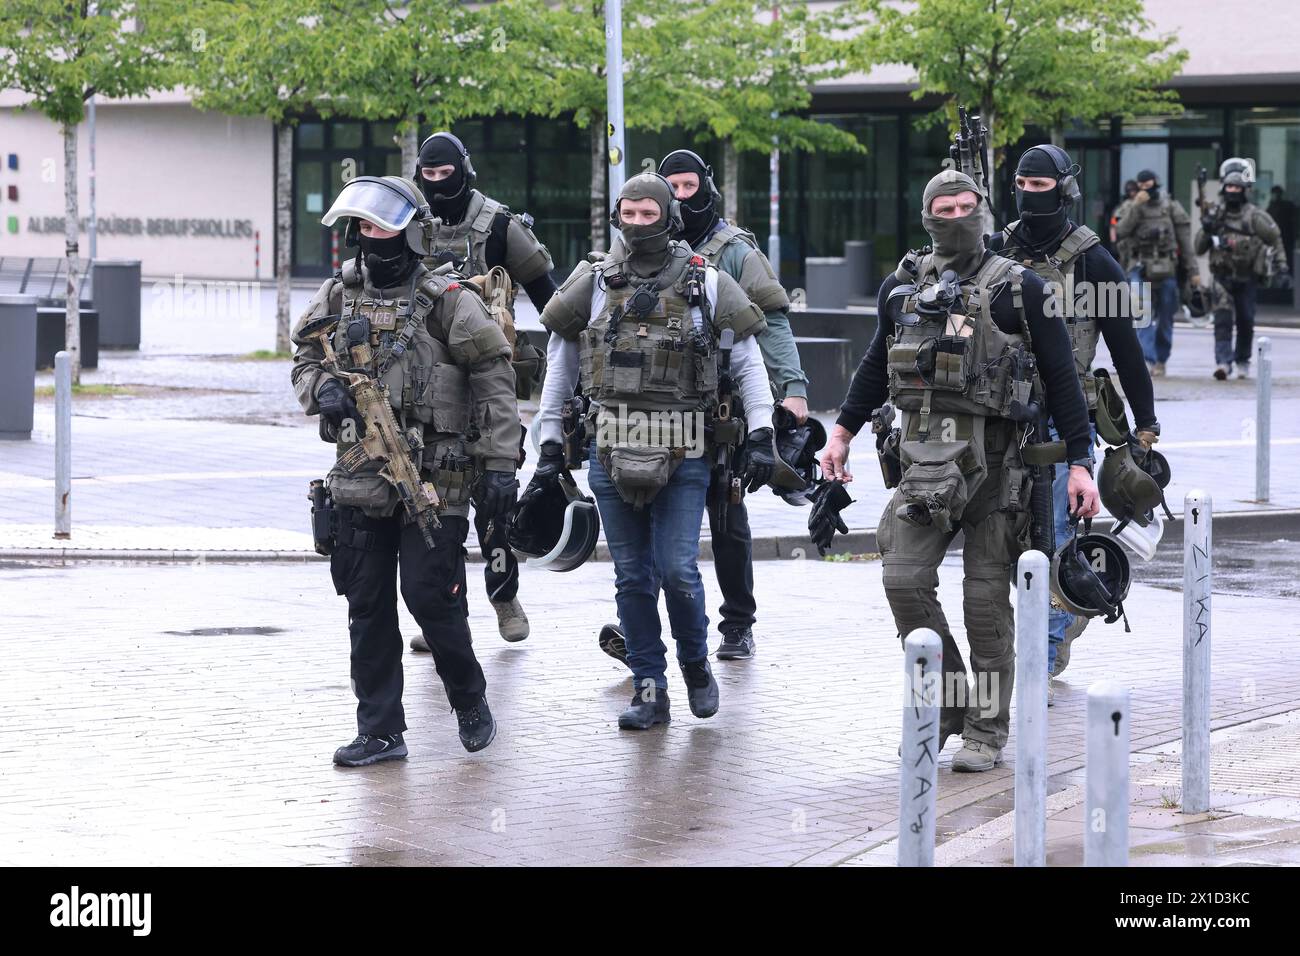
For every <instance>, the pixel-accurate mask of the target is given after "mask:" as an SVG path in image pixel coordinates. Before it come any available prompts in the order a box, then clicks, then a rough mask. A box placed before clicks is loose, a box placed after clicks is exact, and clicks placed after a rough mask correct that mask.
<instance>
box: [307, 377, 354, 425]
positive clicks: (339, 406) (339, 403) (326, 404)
mask: <svg viewBox="0 0 1300 956" xmlns="http://www.w3.org/2000/svg"><path fill="white" fill-rule="evenodd" d="M316 404H317V406H319V408H320V417H321V418H322V419H323V420H324V421H327V422H329V423H330V425H331V426H332V427H333V428H334V429H336V430H337V429H340V428H342V427H343V423H344V422H345V421H347V420H348V419H351V420H352V421H353V423H354V424H355V427H356V431H357V434H358V435H364V434H365V433H366V421H365V419H364V418H362V417H361V412H360V410H359V409H358V408H357V403H356V402H354V401H353V400H352V396H351V395H349V394H348V390H347V389H346V388H344V387H343V385H342V384H341V383H340V382H339V380H338V379H336V378H327V379H325V380H324V381H322V382H321V384H320V385H319V386H317V388H316Z"/></svg>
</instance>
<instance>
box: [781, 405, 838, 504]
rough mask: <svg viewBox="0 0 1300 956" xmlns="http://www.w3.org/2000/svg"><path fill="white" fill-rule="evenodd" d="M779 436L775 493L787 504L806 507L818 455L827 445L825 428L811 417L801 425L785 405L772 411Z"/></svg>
mask: <svg viewBox="0 0 1300 956" xmlns="http://www.w3.org/2000/svg"><path fill="white" fill-rule="evenodd" d="M772 427H773V430H774V431H775V437H776V468H775V470H774V471H773V472H772V493H773V494H776V495H780V496H781V497H782V498H784V499H785V501H786V503H787V504H791V505H795V506H796V507H800V508H801V507H803V506H804V505H806V504H808V503H809V502H810V501H811V498H810V497H809V495H810V494H811V492H812V490H813V486H814V484H815V483H816V481H817V452H819V451H821V450H822V448H824V447H825V446H826V427H825V426H824V425H823V424H822V423H821V422H819V421H818V420H817V419H816V418H813V417H812V416H811V415H810V416H809V417H808V419H807V421H805V422H804V423H803V424H802V425H800V424H799V421H798V419H796V418H795V416H794V413H793V412H791V411H790V410H789V409H787V408H785V407H784V406H782V405H778V406H776V408H775V409H773V411H772Z"/></svg>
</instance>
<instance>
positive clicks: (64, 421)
mask: <svg viewBox="0 0 1300 956" xmlns="http://www.w3.org/2000/svg"><path fill="white" fill-rule="evenodd" d="M54 537H56V538H71V537H72V357H71V356H70V355H68V353H67V352H64V351H60V352H56V353H55V355H54Z"/></svg>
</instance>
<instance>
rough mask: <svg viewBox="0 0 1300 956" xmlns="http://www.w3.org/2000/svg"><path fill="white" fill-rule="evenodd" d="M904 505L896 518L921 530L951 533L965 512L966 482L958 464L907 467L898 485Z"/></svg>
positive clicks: (946, 462)
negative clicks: (933, 528)
mask: <svg viewBox="0 0 1300 956" xmlns="http://www.w3.org/2000/svg"><path fill="white" fill-rule="evenodd" d="M898 493H899V496H900V500H901V502H902V504H900V505H899V506H898V509H897V510H896V511H895V514H896V515H897V516H898V517H899V518H900V519H901V520H903V521H906V522H908V523H909V524H914V525H917V526H919V527H923V528H924V527H929V526H930V525H934V526H935V527H936V528H938V529H939V530H940V531H941V532H945V533H946V532H948V531H951V530H952V529H953V528H954V527H956V525H957V524H958V522H960V521H961V516H962V512H963V511H965V510H966V501H967V491H966V479H965V477H964V476H963V475H962V473H961V469H959V468H958V467H957V463H956V462H955V461H918V462H913V463H912V464H911V465H910V466H908V469H907V471H906V472H905V473H904V475H903V479H902V481H901V482H899V485H898Z"/></svg>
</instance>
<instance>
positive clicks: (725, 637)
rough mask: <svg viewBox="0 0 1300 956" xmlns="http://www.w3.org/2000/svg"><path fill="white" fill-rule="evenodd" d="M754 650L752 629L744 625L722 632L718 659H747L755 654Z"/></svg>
mask: <svg viewBox="0 0 1300 956" xmlns="http://www.w3.org/2000/svg"><path fill="white" fill-rule="evenodd" d="M754 651H755V645H754V632H753V630H752V629H750V628H748V627H742V628H736V629H734V630H729V631H723V632H722V643H721V644H719V645H718V660H720V661H747V660H749V659H750V658H751V657H753V656H754Z"/></svg>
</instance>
